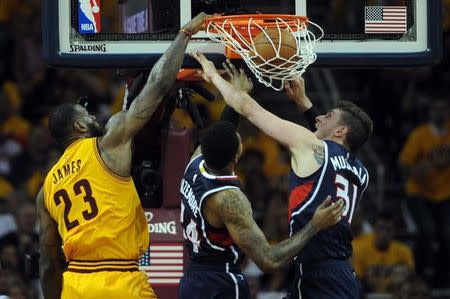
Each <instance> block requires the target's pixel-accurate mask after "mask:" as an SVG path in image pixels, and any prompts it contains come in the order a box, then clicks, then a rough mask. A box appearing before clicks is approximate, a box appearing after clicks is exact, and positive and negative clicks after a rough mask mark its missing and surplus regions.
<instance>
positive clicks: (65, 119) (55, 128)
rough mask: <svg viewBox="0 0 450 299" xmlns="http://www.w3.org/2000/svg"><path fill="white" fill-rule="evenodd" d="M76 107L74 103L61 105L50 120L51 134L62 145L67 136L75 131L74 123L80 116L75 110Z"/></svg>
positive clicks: (53, 112)
mask: <svg viewBox="0 0 450 299" xmlns="http://www.w3.org/2000/svg"><path fill="white" fill-rule="evenodd" d="M76 105H77V104H74V103H64V104H61V105H59V106H58V107H56V108H55V109H54V110H53V111H52V113H51V114H50V116H49V118H48V128H49V130H50V134H51V135H52V137H53V139H55V140H56V142H58V143H59V144H62V142H64V139H65V138H66V137H67V135H69V134H70V133H72V131H73V122H74V120H75V117H76V116H77V114H78V111H77V110H76V109H75V106H76Z"/></svg>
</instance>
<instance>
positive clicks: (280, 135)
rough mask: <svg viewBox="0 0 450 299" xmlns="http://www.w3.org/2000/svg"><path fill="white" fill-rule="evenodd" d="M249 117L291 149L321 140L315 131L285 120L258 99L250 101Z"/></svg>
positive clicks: (308, 145) (309, 145)
mask: <svg viewBox="0 0 450 299" xmlns="http://www.w3.org/2000/svg"><path fill="white" fill-rule="evenodd" d="M248 104H249V106H248V108H247V109H246V110H247V118H248V119H249V120H250V121H251V122H252V123H253V124H254V125H256V126H257V127H258V128H260V129H261V130H262V131H263V132H264V133H266V134H267V135H269V136H270V137H272V138H274V139H276V140H278V141H279V142H280V143H282V144H283V145H285V146H286V147H288V148H289V149H291V151H292V150H293V149H295V148H302V147H305V146H307V147H311V146H312V145H313V144H318V143H319V142H320V140H319V139H318V138H317V137H316V135H314V133H313V132H311V131H310V130H308V129H307V128H305V127H302V126H300V125H297V124H295V123H293V122H290V121H287V120H284V119H282V118H280V117H278V116H276V115H275V114H273V113H271V112H269V111H267V110H265V109H264V108H262V107H261V106H260V105H259V104H258V103H256V101H249V103H248Z"/></svg>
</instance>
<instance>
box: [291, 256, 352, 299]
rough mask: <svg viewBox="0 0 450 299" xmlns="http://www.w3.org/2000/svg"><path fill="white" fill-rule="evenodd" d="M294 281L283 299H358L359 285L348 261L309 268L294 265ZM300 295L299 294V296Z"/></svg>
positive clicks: (297, 264) (333, 261) (326, 263)
mask: <svg viewBox="0 0 450 299" xmlns="http://www.w3.org/2000/svg"><path fill="white" fill-rule="evenodd" d="M295 266H296V267H295V268H296V269H295V279H294V282H293V284H292V287H291V289H290V292H289V295H288V296H287V297H285V299H299V298H301V299H359V298H360V297H361V285H360V283H359V279H358V277H357V276H356V273H355V272H354V271H353V268H352V267H351V265H350V263H349V262H348V261H339V260H338V261H336V260H332V261H326V262H322V263H320V265H316V266H314V267H311V268H305V267H304V265H302V264H300V263H295ZM299 293H300V294H299Z"/></svg>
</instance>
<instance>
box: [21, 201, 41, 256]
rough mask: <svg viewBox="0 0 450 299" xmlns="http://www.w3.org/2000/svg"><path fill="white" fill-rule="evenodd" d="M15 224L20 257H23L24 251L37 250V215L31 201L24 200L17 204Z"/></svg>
mask: <svg viewBox="0 0 450 299" xmlns="http://www.w3.org/2000/svg"><path fill="white" fill-rule="evenodd" d="M16 225H17V234H18V237H19V250H20V254H21V257H24V255H25V253H26V252H38V248H37V242H36V241H37V240H38V234H37V215H36V208H35V206H34V204H33V203H31V202H29V201H24V202H22V203H21V204H20V205H19V207H18V209H17V214H16Z"/></svg>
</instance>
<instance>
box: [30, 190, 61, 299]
mask: <svg viewBox="0 0 450 299" xmlns="http://www.w3.org/2000/svg"><path fill="white" fill-rule="evenodd" d="M36 209H37V213H38V219H39V247H40V258H39V274H40V277H41V284H42V291H43V293H44V297H45V298H46V299H57V298H58V299H59V298H61V291H62V281H63V263H62V259H61V257H62V250H61V243H62V241H61V237H60V236H59V232H58V226H57V224H56V222H55V221H54V220H53V218H52V217H51V216H50V214H49V213H48V211H47V208H46V207H45V204H44V196H43V193H42V189H41V191H40V192H39V194H38V196H37V199H36Z"/></svg>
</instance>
